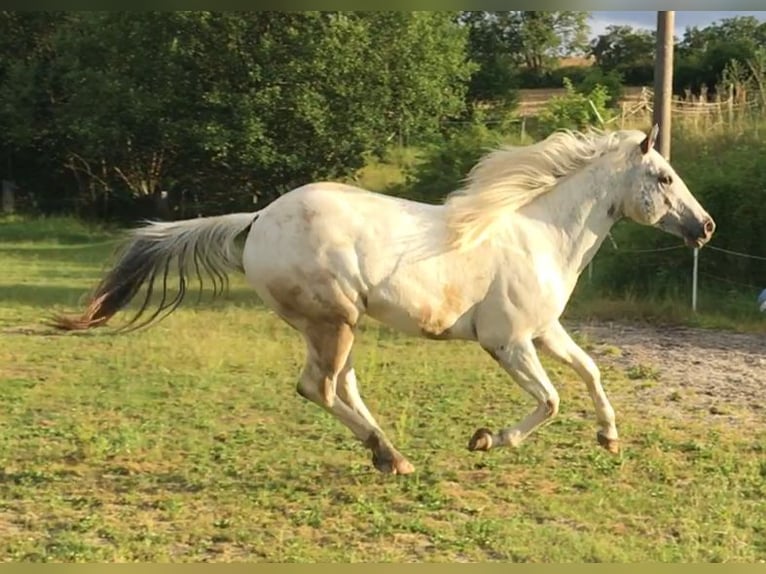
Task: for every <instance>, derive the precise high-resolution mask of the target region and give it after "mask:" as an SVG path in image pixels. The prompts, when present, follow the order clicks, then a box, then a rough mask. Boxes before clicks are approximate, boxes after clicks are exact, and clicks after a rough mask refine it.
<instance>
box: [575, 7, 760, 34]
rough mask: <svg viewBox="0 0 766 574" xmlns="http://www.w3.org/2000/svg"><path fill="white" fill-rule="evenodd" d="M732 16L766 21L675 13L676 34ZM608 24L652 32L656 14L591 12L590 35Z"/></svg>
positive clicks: (724, 14) (757, 14) (732, 13)
mask: <svg viewBox="0 0 766 574" xmlns="http://www.w3.org/2000/svg"><path fill="white" fill-rule="evenodd" d="M734 16H755V17H756V18H758V19H759V20H764V21H766V12H745V11H729V12H703V11H693V10H686V11H678V10H677V11H676V22H675V24H676V32H675V35H676V36H678V37H679V38H680V37H681V36H683V34H684V30H685V29H686V28H687V27H690V26H698V27H700V28H704V27H706V26H709V25H710V24H712V23H713V22H716V21H718V20H723V19H724V18H732V17H734ZM610 24H619V25H626V26H632V27H634V28H648V29H650V30H653V29H654V28H655V27H656V25H657V12H629V11H621V12H598V11H596V12H591V19H590V28H591V35H592V36H598V35H599V34H603V33H604V31H605V30H606V27H607V26H609V25H610Z"/></svg>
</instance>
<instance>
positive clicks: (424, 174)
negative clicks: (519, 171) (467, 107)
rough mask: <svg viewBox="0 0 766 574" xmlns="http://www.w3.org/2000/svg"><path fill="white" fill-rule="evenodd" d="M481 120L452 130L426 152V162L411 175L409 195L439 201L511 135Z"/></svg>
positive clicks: (424, 156)
mask: <svg viewBox="0 0 766 574" xmlns="http://www.w3.org/2000/svg"><path fill="white" fill-rule="evenodd" d="M501 134H502V131H500V130H494V129H491V128H489V127H487V126H486V125H484V124H482V123H481V122H480V121H477V122H474V123H471V124H470V125H469V126H468V127H463V128H461V129H459V130H453V131H451V132H449V133H448V134H447V135H446V136H445V139H444V141H441V142H439V143H435V144H433V145H431V146H429V147H428V148H426V150H425V151H424V154H423V161H422V162H421V163H420V164H418V165H417V166H415V167H414V168H412V169H411V170H410V172H409V173H408V174H407V186H406V188H407V197H408V198H410V199H415V200H420V201H427V202H430V203H437V202H439V201H441V200H443V199H444V197H445V196H446V195H447V194H448V193H449V192H451V191H454V190H455V189H458V188H459V187H460V186H461V183H462V181H463V179H464V178H465V177H466V175H467V174H468V172H469V171H470V169H471V168H472V167H473V166H474V165H475V164H476V162H477V161H478V160H479V158H481V156H482V155H484V154H485V153H487V152H488V151H489V150H490V149H493V148H495V147H498V146H499V145H501V144H502V143H503V142H507V141H508V138H507V137H503V136H502V135H501Z"/></svg>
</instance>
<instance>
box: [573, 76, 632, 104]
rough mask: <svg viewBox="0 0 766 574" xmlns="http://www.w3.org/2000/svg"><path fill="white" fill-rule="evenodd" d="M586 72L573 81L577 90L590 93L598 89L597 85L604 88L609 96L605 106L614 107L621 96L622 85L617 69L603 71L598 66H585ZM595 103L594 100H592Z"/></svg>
mask: <svg viewBox="0 0 766 574" xmlns="http://www.w3.org/2000/svg"><path fill="white" fill-rule="evenodd" d="M586 70H587V73H586V74H585V75H584V76H582V78H581V79H580V80H579V81H574V80H573V84H574V85H575V87H576V89H577V91H578V92H580V93H581V94H590V93H592V92H594V91H598V88H599V86H600V87H602V88H605V89H606V91H607V93H608V95H609V98H608V99H607V101H606V104H605V106H606V107H610V108H611V107H614V106H615V105H617V103H618V102H619V101H620V99H621V98H622V96H623V92H624V86H623V78H622V76H621V75H620V73H619V72H618V71H617V70H611V71H609V72H605V71H604V70H602V69H601V68H599V67H593V68H586ZM594 103H595V102H594Z"/></svg>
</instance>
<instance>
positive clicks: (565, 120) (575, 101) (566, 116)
mask: <svg viewBox="0 0 766 574" xmlns="http://www.w3.org/2000/svg"><path fill="white" fill-rule="evenodd" d="M564 88H565V89H566V93H565V94H564V95H563V96H555V97H553V98H551V99H550V100H548V102H546V104H545V107H544V108H543V110H542V112H541V113H540V129H541V131H542V133H544V134H549V133H551V132H553V131H555V130H557V129H570V130H581V129H584V128H586V127H587V126H592V125H597V126H598V125H599V124H600V121H599V117H600V119H601V120H602V121H604V122H606V121H607V120H608V119H609V118H610V117H611V115H612V112H611V110H610V109H609V108H608V107H607V106H608V103H609V99H610V95H609V92H608V90H607V88H606V87H605V86H602V85H601V84H596V85H595V86H593V88H592V89H591V90H590V91H589V92H588V93H582V92H580V91H578V90H576V89H575V87H574V85H573V84H572V82H571V80H569V78H564Z"/></svg>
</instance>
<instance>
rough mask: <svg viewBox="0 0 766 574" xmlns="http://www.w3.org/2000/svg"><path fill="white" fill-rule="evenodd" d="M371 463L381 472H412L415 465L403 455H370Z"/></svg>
mask: <svg viewBox="0 0 766 574" xmlns="http://www.w3.org/2000/svg"><path fill="white" fill-rule="evenodd" d="M372 464H373V466H374V467H375V468H377V469H378V470H379V471H380V472H382V473H383V474H412V473H413V472H415V467H414V466H413V465H412V463H411V462H410V461H409V460H407V459H406V458H404V457H403V456H398V457H390V456H378V455H377V454H373V455H372Z"/></svg>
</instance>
